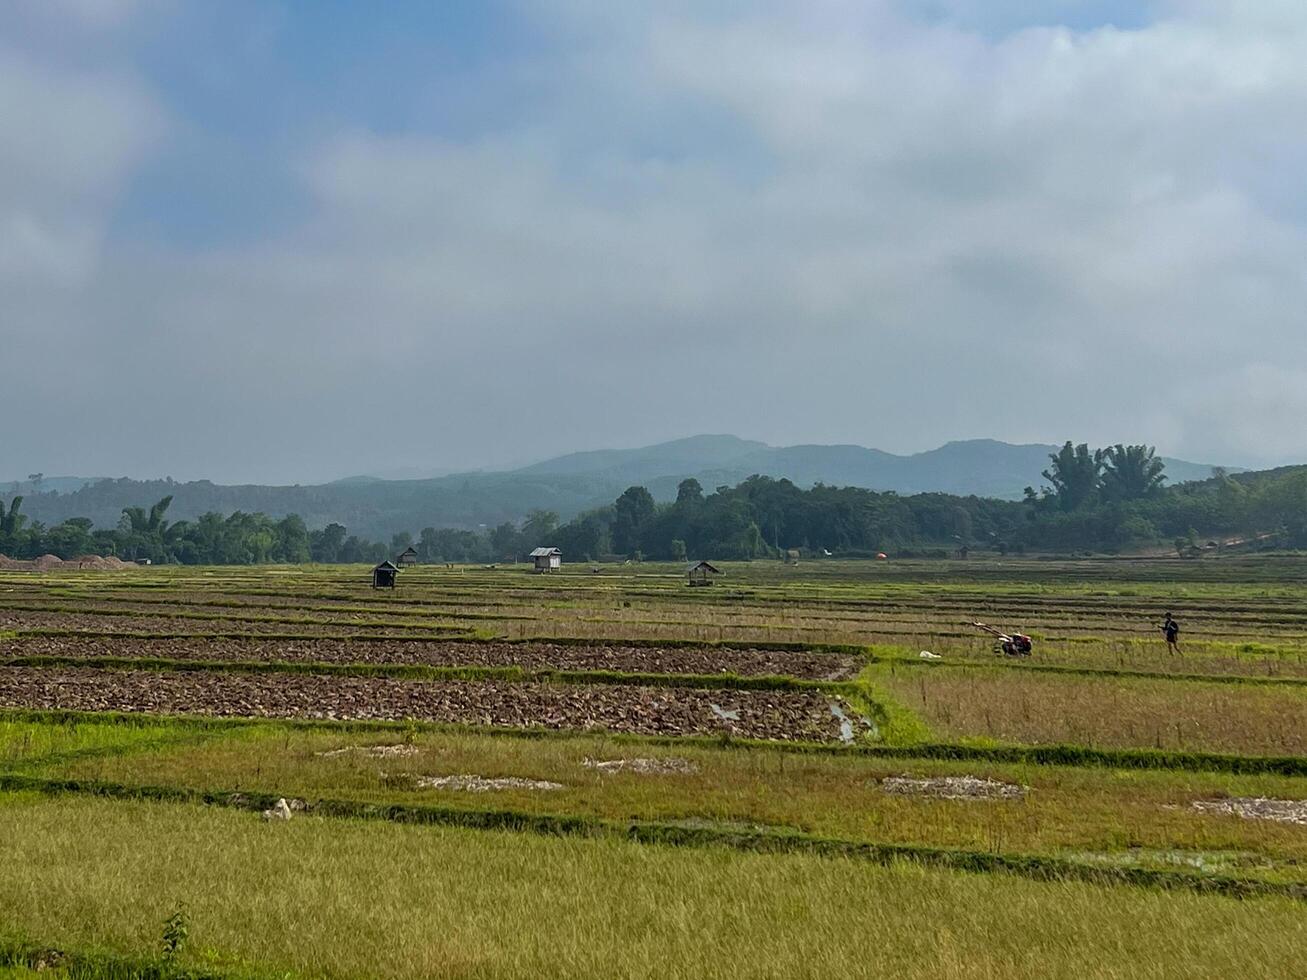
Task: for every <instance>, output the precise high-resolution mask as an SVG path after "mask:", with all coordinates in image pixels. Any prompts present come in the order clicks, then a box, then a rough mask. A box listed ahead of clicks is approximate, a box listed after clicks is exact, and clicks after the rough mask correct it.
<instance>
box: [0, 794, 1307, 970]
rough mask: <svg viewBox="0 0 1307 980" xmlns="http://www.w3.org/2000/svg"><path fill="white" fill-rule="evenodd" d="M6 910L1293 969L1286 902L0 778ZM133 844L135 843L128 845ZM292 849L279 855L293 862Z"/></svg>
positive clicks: (1074, 964)
mask: <svg viewBox="0 0 1307 980" xmlns="http://www.w3.org/2000/svg"><path fill="white" fill-rule="evenodd" d="M4 799H5V802H6V805H4V806H0V840H3V841H4V845H3V847H4V848H5V850H6V851H8V852H9V853H10V854H13V853H21V854H22V855H23V856H24V860H23V861H21V862H20V861H13V860H8V861H5V862H2V863H0V917H2V918H3V919H4V920H5V921H7V922H9V923H10V924H11V926H12V928H13V929H15V930H17V931H19V932H21V933H23V934H26V935H29V936H39V937H40V940H41V942H42V943H48V944H50V945H54V946H71V947H80V946H93V947H103V948H106V949H110V950H115V951H118V952H121V953H124V954H128V955H143V954H146V953H148V952H149V951H151V950H153V949H155V948H157V943H158V929H159V923H160V922H161V921H162V920H163V919H164V918H165V917H166V916H167V915H168V914H169V913H170V912H171V911H172V910H173V909H175V908H176V907H178V906H179V905H183V904H184V905H185V907H186V909H187V913H188V917H189V920H190V940H189V942H188V944H187V946H186V947H185V948H184V949H183V953H182V961H183V962H184V963H188V964H193V965H200V966H205V967H209V968H224V967H232V968H236V969H242V970H244V969H249V968H252V967H255V966H257V967H259V968H260V969H261V970H264V971H268V972H271V971H281V970H293V971H296V972H301V973H305V974H309V975H318V976H339V977H346V976H350V977H352V976H359V975H370V976H413V975H429V976H438V975H440V976H448V975H457V976H465V977H497V976H505V975H513V976H558V977H564V976H566V977H572V976H630V977H646V976H647V977H690V976H694V977H716V976H722V977H726V976H730V977H738V976H812V977H830V976H840V975H867V974H869V973H871V974H885V975H893V976H902V977H937V976H941V975H948V976H959V977H966V976H974V977H999V976H1013V977H1016V976H1030V975H1041V976H1066V977H1084V976H1121V975H1126V974H1129V975H1150V974H1158V975H1161V974H1167V975H1231V974H1235V973H1239V974H1242V975H1257V976H1268V977H1270V976H1292V975H1294V974H1295V971H1296V970H1297V969H1298V967H1299V965H1300V961H1299V953H1300V950H1301V948H1302V945H1303V943H1304V942H1307V917H1304V916H1303V915H1302V909H1301V905H1300V904H1299V903H1295V902H1291V901H1287V900H1280V899H1257V900H1253V901H1245V902H1235V901H1231V900H1227V899H1221V898H1212V897H1198V896H1191V895H1184V894H1170V893H1168V894H1163V893H1154V892H1148V891H1139V890H1133V889H1105V888H1099V887H1094V886H1089V885H1084V884H1073V883H1034V882H1026V881H1022V880H1020V879H1015V878H1012V877H1009V876H1004V875H999V876H972V875H961V874H955V873H947V872H938V871H928V870H923V869H921V868H917V867H913V866H911V865H903V866H895V867H890V868H881V867H875V866H870V865H866V864H863V863H859V862H851V861H846V860H841V859H817V858H810V857H799V856H793V855H789V856H785V855H745V854H739V853H734V852H730V851H726V850H721V849H716V848H709V849H706V850H698V851H694V852H688V851H683V850H676V849H667V848H662V847H647V846H638V845H632V844H629V843H624V842H618V841H613V840H587V839H574V838H566V839H551V838H541V837H535V836H523V835H514V834H503V833H488V832H472V831H463V830H454V829H442V828H415V827H404V826H397V825H387V824H377V823H363V822H356V821H328V820H324V819H319V818H311V817H305V818H299V819H296V820H293V821H291V822H290V823H288V824H265V823H261V822H260V821H259V820H258V819H257V817H255V816H254V815H251V814H244V813H239V812H233V811H215V810H208V809H202V808H197V807H194V806H187V805H171V804H146V803H127V802H116V803H106V802H104V801H92V800H82V799H68V798H63V799H56V800H48V799H33V798H27V797H17V798H15V797H12V796H10V797H7V798H4ZM143 842H147V843H148V845H149V846H146V847H142V843H143ZM288 866H290V867H293V868H294V870H295V873H294V874H287V873H286V870H287V868H288Z"/></svg>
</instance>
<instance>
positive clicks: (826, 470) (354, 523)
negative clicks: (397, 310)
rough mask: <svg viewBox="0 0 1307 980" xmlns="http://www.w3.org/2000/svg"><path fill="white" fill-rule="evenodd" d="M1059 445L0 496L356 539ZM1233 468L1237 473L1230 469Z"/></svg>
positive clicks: (751, 456) (56, 506) (651, 459)
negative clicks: (241, 519) (637, 492)
mask: <svg viewBox="0 0 1307 980" xmlns="http://www.w3.org/2000/svg"><path fill="white" fill-rule="evenodd" d="M1056 450H1057V447H1056V446H1050V445H1039V444H1027V445H1013V444H1011V443H1006V442H999V441H997V440H993V439H973V440H967V441H962V442H950V443H947V444H946V445H943V446H941V447H939V448H938V449H932V450H930V451H928V452H921V453H913V454H911V455H896V454H894V453H887V452H883V451H881V450H878V449H867V448H865V447H863V446H853V445H836V446H822V445H800V446H781V447H777V446H769V445H767V444H766V443H762V442H754V441H750V440H747V439H740V438H737V437H735V436H730V435H701V436H692V437H690V438H687V439H677V440H675V441H672V442H665V443H660V444H658V445H655V446H645V447H642V448H639V449H606V450H598V451H594V452H581V453H571V454H569V455H566V456H559V457H556V458H554V459H548V460H545V461H543V462H539V463H533V464H531V465H529V466H523V467H519V468H517V469H512V470H505V471H502V472H474V473H458V474H452V475H448V476H440V477H435V478H430V479H420V480H384V479H380V478H377V477H370V476H359V477H350V478H346V479H343V480H337V481H334V482H332V483H325V484H319V485H315V486H298V485H297V486H261V485H241V486H226V485H221V484H215V483H212V482H210V481H208V480H198V481H193V482H189V483H178V482H175V481H172V480H132V479H126V478H122V479H93V478H81V477H53V478H44V479H43V480H42V481H41V482H40V483H39V484H33V483H32V482H30V481H15V482H13V483H10V484H0V496H3V497H10V496H13V495H14V494H16V493H22V494H24V495H25V497H26V499H25V501H24V504H23V512H24V513H26V514H28V515H29V516H30V517H32V518H33V519H36V520H41V521H45V522H46V523H48V524H49V523H55V522H57V521H60V520H64V519H65V518H68V517H89V518H91V519H92V520H93V521H94V522H95V524H96V525H97V526H101V527H104V526H112V525H114V524H115V523H116V522H117V520H118V517H119V515H120V514H121V512H122V508H124V507H129V506H143V505H149V504H151V503H153V502H154V501H156V500H158V499H160V498H161V497H163V496H165V495H172V497H173V504H172V507H171V509H170V510H169V512H168V516H169V518H171V519H173V520H179V519H189V518H194V517H196V516H198V515H199V514H201V513H204V512H205V511H210V510H214V511H219V512H222V513H229V512H231V511H234V510H243V511H262V512H264V513H266V514H269V515H271V516H274V517H280V516H283V515H285V514H289V513H298V514H300V515H301V516H302V517H303V518H304V519H305V521H306V522H307V523H308V525H309V526H310V527H320V526H323V525H325V524H328V523H331V522H332V521H337V522H339V523H341V524H344V525H345V526H346V527H348V528H349V529H350V531H351V532H352V533H356V534H360V535H363V536H365V537H372V538H376V537H382V536H389V535H390V534H392V533H394V532H396V531H412V532H416V531H417V530H419V529H420V528H422V527H426V526H434V527H473V528H474V527H477V526H479V525H494V524H497V523H500V522H502V521H506V520H511V521H517V520H520V519H521V518H522V517H523V516H524V515H525V514H526V513H527V512H528V511H530V510H532V509H534V508H537V507H540V508H545V509H548V510H553V511H557V512H558V513H559V515H560V516H561V517H562V518H563V519H564V520H566V519H568V518H570V517H572V516H574V515H576V514H577V513H580V512H581V511H584V510H587V509H590V508H593V507H598V506H602V505H604V504H608V503H611V502H612V501H613V499H614V498H615V497H616V496H617V495H618V494H620V493H621V492H622V491H623V490H624V489H626V488H627V487H628V486H631V485H633V484H640V485H643V486H646V487H648V488H649V490H650V492H651V493H652V494H653V495H654V497H655V498H656V499H659V500H670V499H672V498H674V497H675V495H676V487H677V484H679V483H680V481H681V480H683V479H685V478H687V477H694V478H695V479H697V480H698V481H699V482H700V483H701V484H702V485H703V486H704V488H705V490H707V491H709V492H711V491H712V490H713V488H715V487H717V486H722V485H733V484H736V483H739V482H740V481H741V480H744V479H746V478H747V477H749V476H752V475H754V474H762V475H765V476H771V477H776V478H781V477H785V478H788V479H790V480H793V481H794V482H795V483H797V484H799V485H801V486H810V485H812V484H813V483H819V482H820V483H826V484H831V485H834V486H858V487H866V488H868V489H872V490H882V491H886V490H892V491H895V492H897V493H901V494H911V493H923V492H943V493H952V494H959V495H963V496H967V495H973V494H974V495H977V496H987V497H998V498H1006V499H1016V498H1019V497H1020V496H1021V494H1022V491H1023V489H1024V488H1025V487H1027V486H1035V487H1038V486H1040V485H1041V484H1042V483H1045V482H1047V481H1044V480H1043V478H1042V477H1041V476H1040V473H1041V471H1042V470H1044V469H1045V468H1047V466H1048V462H1049V459H1048V457H1049V454H1050V453H1053V452H1056ZM1165 462H1166V473H1167V476H1168V478H1169V480H1170V482H1172V483H1181V482H1185V481H1189V480H1201V479H1206V478H1207V477H1208V476H1210V475H1211V470H1212V467H1211V466H1210V465H1207V464H1201V463H1191V462H1187V461H1185V460H1178V459H1166V460H1165ZM1231 471H1232V472H1235V471H1236V470H1235V469H1234V468H1231Z"/></svg>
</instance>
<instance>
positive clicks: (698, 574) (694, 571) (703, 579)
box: [689, 561, 722, 585]
mask: <svg viewBox="0 0 1307 980" xmlns="http://www.w3.org/2000/svg"><path fill="white" fill-rule="evenodd" d="M721 573H722V570H721V569H720V568H718V567H717V566H716V565H714V564H713V563H712V562H707V561H701V562H698V563H696V564H694V565H691V566H690V569H689V574H690V584H691V585H712V577H713V576H714V575H720V574H721Z"/></svg>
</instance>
